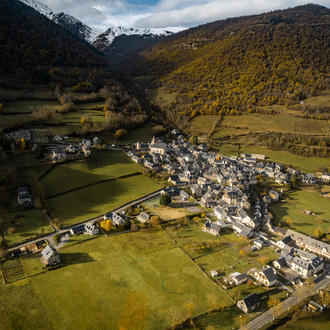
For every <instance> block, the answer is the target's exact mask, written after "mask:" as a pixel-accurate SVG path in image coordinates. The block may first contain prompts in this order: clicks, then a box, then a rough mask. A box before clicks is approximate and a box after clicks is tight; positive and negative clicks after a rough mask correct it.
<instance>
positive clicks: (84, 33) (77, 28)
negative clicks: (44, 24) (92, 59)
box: [52, 12, 97, 43]
mask: <svg viewBox="0 0 330 330" xmlns="http://www.w3.org/2000/svg"><path fill="white" fill-rule="evenodd" d="M52 20H53V21H54V22H55V23H56V24H59V25H61V26H63V27H64V28H66V29H67V30H69V31H70V32H71V33H73V34H74V35H76V36H77V37H79V38H80V39H82V40H85V41H87V42H89V43H92V42H93V41H94V39H95V38H96V36H97V32H96V31H94V30H93V29H92V28H91V27H89V26H88V25H86V24H85V23H83V22H82V21H80V20H79V19H77V18H75V17H73V16H71V15H68V14H65V13H63V12H62V13H58V14H54V15H53V17H52Z"/></svg>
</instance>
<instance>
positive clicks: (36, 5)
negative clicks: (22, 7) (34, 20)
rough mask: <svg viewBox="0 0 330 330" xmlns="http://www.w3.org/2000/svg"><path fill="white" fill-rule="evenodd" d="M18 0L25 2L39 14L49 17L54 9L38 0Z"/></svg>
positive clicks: (51, 16) (50, 17)
mask: <svg viewBox="0 0 330 330" xmlns="http://www.w3.org/2000/svg"><path fill="white" fill-rule="evenodd" d="M20 1H21V2H23V3H25V4H26V5H27V6H29V7H32V8H33V9H34V10H36V11H37V12H39V13H40V14H42V15H45V16H46V17H48V18H49V19H52V18H53V15H54V11H53V10H52V9H50V8H49V7H48V6H46V5H45V4H43V3H41V2H40V1H38V0H20Z"/></svg>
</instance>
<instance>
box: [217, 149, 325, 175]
mask: <svg viewBox="0 0 330 330" xmlns="http://www.w3.org/2000/svg"><path fill="white" fill-rule="evenodd" d="M218 149H219V152H220V153H222V154H224V155H237V154H238V152H239V153H243V152H246V153H258V154H263V155H266V156H267V157H268V158H269V160H271V161H274V162H278V163H282V164H286V165H291V166H295V167H299V168H300V169H301V170H303V171H304V172H306V173H310V172H313V171H314V170H316V169H317V168H330V160H329V159H327V158H321V157H304V156H299V155H295V154H292V153H290V152H288V151H282V150H271V149H269V148H266V147H261V146H251V145H241V149H240V151H239V150H238V147H237V146H235V145H231V144H224V145H222V146H220V147H218Z"/></svg>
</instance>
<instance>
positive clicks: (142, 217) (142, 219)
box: [137, 212, 150, 223]
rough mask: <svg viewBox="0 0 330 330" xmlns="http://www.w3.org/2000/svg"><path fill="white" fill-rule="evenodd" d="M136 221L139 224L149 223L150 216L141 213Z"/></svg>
mask: <svg viewBox="0 0 330 330" xmlns="http://www.w3.org/2000/svg"><path fill="white" fill-rule="evenodd" d="M137 220H138V221H139V222H141V223H147V222H149V221H150V215H149V214H148V213H147V212H141V213H140V214H139V215H138V217H137Z"/></svg>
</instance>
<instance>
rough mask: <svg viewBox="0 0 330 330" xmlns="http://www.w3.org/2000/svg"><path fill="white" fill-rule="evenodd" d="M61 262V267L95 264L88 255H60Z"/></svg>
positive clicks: (78, 253) (76, 253)
mask: <svg viewBox="0 0 330 330" xmlns="http://www.w3.org/2000/svg"><path fill="white" fill-rule="evenodd" d="M61 262H62V266H63V267H66V266H70V265H78V264H87V263H90V262H95V260H94V259H93V258H92V257H91V256H90V255H89V254H88V253H81V252H75V253H63V254H62V253H61Z"/></svg>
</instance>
